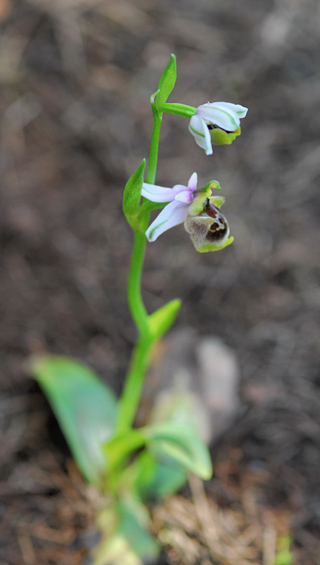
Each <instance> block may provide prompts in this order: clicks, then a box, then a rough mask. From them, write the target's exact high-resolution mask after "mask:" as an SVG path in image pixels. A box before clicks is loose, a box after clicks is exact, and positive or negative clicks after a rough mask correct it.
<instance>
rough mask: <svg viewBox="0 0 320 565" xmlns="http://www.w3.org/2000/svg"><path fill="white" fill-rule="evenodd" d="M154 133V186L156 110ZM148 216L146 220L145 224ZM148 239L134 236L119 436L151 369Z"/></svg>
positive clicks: (151, 175)
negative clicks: (130, 340) (131, 339)
mask: <svg viewBox="0 0 320 565" xmlns="http://www.w3.org/2000/svg"><path fill="white" fill-rule="evenodd" d="M153 116H154V122H153V130H152V138H151V145H150V155H149V163H148V171H147V175H146V182H148V183H149V184H154V182H155V178H156V171H157V161H158V150H159V137H160V128H161V122H162V117H161V116H160V115H159V114H158V113H157V112H156V110H155V109H154V107H153ZM149 215H150V214H147V215H146V217H145V221H146V225H147V223H148V221H149ZM146 243H147V239H146V236H145V234H144V233H141V232H135V233H134V245H133V253H132V258H131V265H130V271H129V279H128V303H129V308H130V312H131V315H132V318H133V320H134V322H135V324H136V326H137V329H138V333H139V339H138V343H137V344H136V346H135V348H134V350H133V353H132V358H131V363H130V366H129V370H128V373H127V376H126V380H125V384H124V388H123V392H122V395H121V397H120V400H119V404H118V418H117V424H116V434H119V433H124V432H126V431H127V430H128V429H130V427H131V426H132V424H133V421H134V417H135V414H136V411H137V408H138V405H139V401H140V397H141V392H142V388H143V384H144V379H145V375H146V371H147V368H148V363H149V358H150V350H151V346H152V345H153V340H152V339H151V337H150V332H149V323H148V313H147V311H146V308H145V306H144V303H143V300H142V295H141V277H142V269H143V262H144V255H145V248H146Z"/></svg>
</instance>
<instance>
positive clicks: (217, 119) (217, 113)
mask: <svg viewBox="0 0 320 565" xmlns="http://www.w3.org/2000/svg"><path fill="white" fill-rule="evenodd" d="M230 106H233V107H234V106H235V104H228V103H227V102H222V103H221V102H214V103H213V104H210V103H208V104H202V106H199V107H198V108H197V114H198V115H199V116H200V117H201V118H202V119H203V120H205V121H206V123H207V124H215V125H216V126H218V127H219V128H222V129H224V130H226V131H234V130H236V129H237V128H238V127H239V125H240V118H239V116H238V115H237V113H236V112H235V110H234V108H231V107H230Z"/></svg>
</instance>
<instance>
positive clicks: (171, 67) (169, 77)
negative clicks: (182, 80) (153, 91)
mask: <svg viewBox="0 0 320 565" xmlns="http://www.w3.org/2000/svg"><path fill="white" fill-rule="evenodd" d="M176 78H177V64H176V57H175V55H171V58H170V61H169V63H168V65H167V66H166V68H165V70H164V71H163V73H162V76H161V78H160V82H159V86H158V89H159V91H160V92H159V93H158V94H157V98H156V108H157V109H159V108H160V106H162V105H163V104H165V103H166V101H167V99H168V98H169V96H170V94H171V92H172V91H173V89H174V85H175V83H176Z"/></svg>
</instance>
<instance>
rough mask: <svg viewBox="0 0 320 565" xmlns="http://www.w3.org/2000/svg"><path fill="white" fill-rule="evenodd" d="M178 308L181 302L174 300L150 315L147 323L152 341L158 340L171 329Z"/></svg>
mask: <svg viewBox="0 0 320 565" xmlns="http://www.w3.org/2000/svg"><path fill="white" fill-rule="evenodd" d="M180 307H181V300H179V299H178V298H176V299H174V300H171V301H170V302H168V303H167V304H165V305H164V306H162V307H161V308H159V310H156V311H155V312H153V313H152V314H150V316H149V318H148V321H149V328H150V335H151V339H152V340H154V341H156V340H158V339H160V338H161V337H162V336H163V335H164V334H165V333H166V332H167V331H168V330H169V329H170V328H171V326H172V324H173V322H174V321H175V319H176V316H177V314H178V312H179V310H180Z"/></svg>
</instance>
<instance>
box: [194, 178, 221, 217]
mask: <svg viewBox="0 0 320 565" xmlns="http://www.w3.org/2000/svg"><path fill="white" fill-rule="evenodd" d="M216 189H218V190H221V186H220V183H218V181H217V180H211V181H210V182H208V183H207V184H206V185H205V186H204V187H203V188H200V189H198V190H196V191H195V196H194V199H193V201H192V202H191V204H190V206H189V215H190V216H198V215H199V214H201V212H202V211H203V209H204V206H205V202H206V200H207V199H208V198H209V199H210V200H211V195H212V191H213V190H216ZM222 201H223V202H224V198H223V199H222Z"/></svg>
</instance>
